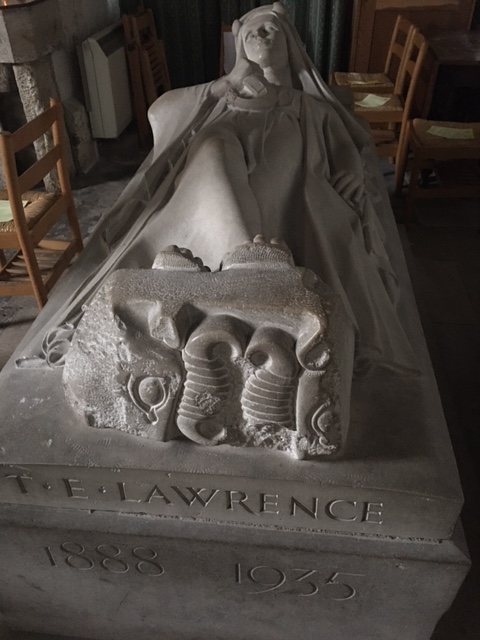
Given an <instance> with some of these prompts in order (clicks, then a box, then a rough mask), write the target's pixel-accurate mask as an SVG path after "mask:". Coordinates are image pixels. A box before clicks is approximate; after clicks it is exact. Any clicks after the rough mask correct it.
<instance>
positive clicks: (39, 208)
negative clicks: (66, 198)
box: [0, 189, 60, 233]
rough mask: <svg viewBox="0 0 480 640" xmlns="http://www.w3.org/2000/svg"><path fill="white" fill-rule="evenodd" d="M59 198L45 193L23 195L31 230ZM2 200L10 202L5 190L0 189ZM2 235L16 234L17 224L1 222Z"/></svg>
mask: <svg viewBox="0 0 480 640" xmlns="http://www.w3.org/2000/svg"><path fill="white" fill-rule="evenodd" d="M59 197H60V196H59V194H56V193H47V192H43V191H26V192H25V193H24V194H23V196H22V200H23V201H26V202H27V204H26V205H25V207H24V211H25V220H26V222H27V226H28V228H29V229H31V228H32V227H33V226H35V224H36V222H38V220H40V218H41V217H42V216H43V215H44V213H45V212H46V211H47V210H48V208H49V207H50V206H51V205H52V204H53V203H54V202H55V201H56V200H58V198H59ZM0 200H8V194H7V192H6V191H5V189H0ZM0 233H16V228H15V222H14V221H13V220H9V221H7V222H0Z"/></svg>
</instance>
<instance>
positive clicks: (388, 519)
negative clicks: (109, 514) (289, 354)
mask: <svg viewBox="0 0 480 640" xmlns="http://www.w3.org/2000/svg"><path fill="white" fill-rule="evenodd" d="M199 480H200V478H198V477H194V476H192V475H191V474H187V473H170V472H167V471H163V472H153V471H146V470H140V471H135V470H131V469H93V468H88V469H87V468H83V467H78V468H76V469H75V470H73V469H72V468H67V467H58V468H51V467H50V468H43V467H42V468H40V467H35V468H32V469H31V470H30V469H27V468H26V467H22V468H15V467H11V466H10V467H7V468H5V472H4V474H2V473H1V472H0V502H7V503H14V504H16V503H19V504H34V505H45V506H52V505H53V506H56V507H67V508H78V509H97V510H106V511H112V510H114V511H122V512H128V513H148V514H153V515H158V516H162V517H173V518H178V517H188V518H198V519H202V518H208V519H211V518H212V517H214V518H216V519H217V520H218V521H224V522H242V523H249V524H261V525H263V526H275V527H278V526H280V527H281V526H287V527H290V526H294V527H296V528H298V527H308V528H312V527H313V528H315V529H322V530H324V529H325V530H327V529H332V530H335V531H351V532H355V533H366V534H370V533H381V534H383V533H384V530H385V529H386V528H389V527H390V528H391V527H392V526H393V524H392V514H391V509H390V508H389V506H390V505H389V503H385V502H384V501H383V500H382V494H381V493H380V492H374V491H367V490H362V489H358V490H354V489H349V488H345V487H337V488H335V487H330V486H328V485H320V484H318V485H316V486H315V489H314V491H312V490H309V489H307V488H305V487H304V486H303V485H302V484H300V483H291V482H290V483H282V482H281V481H279V480H275V481H272V480H268V479H263V480H260V479H258V480H257V479H255V480H252V479H250V478H242V479H234V478H231V477H226V476H220V475H209V476H208V477H206V478H202V479H201V482H202V484H201V485H200V484H196V482H198V481H199Z"/></svg>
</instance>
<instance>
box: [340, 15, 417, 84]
mask: <svg viewBox="0 0 480 640" xmlns="http://www.w3.org/2000/svg"><path fill="white" fill-rule="evenodd" d="M416 31H418V29H417V27H415V26H414V25H413V24H412V23H411V22H410V21H409V20H407V18H404V17H402V16H401V15H399V16H398V17H397V20H396V22H395V27H394V29H393V33H392V39H391V41H390V47H389V49H388V53H387V59H386V61H385V70H384V71H383V73H355V72H353V71H350V72H341V71H337V72H335V73H334V74H333V75H332V79H331V84H333V85H338V86H346V87H350V88H351V89H352V91H373V92H375V93H400V88H401V86H402V82H403V74H404V71H405V64H406V62H407V57H408V54H409V44H410V40H411V38H412V36H413V34H414V33H415V32H416Z"/></svg>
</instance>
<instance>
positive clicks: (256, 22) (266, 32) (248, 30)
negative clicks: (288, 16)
mask: <svg viewBox="0 0 480 640" xmlns="http://www.w3.org/2000/svg"><path fill="white" fill-rule="evenodd" d="M242 39H243V46H244V49H245V54H246V56H247V58H248V59H249V60H251V61H252V62H256V63H257V64H258V65H259V66H260V67H261V68H262V69H265V68H266V67H278V66H285V65H287V64H288V48H287V39H286V37H285V33H284V32H283V29H282V27H281V25H280V23H279V22H278V20H276V19H275V17H274V16H268V15H259V16H257V17H256V18H252V19H251V20H249V21H248V22H247V23H246V24H245V25H244V27H243V30H242Z"/></svg>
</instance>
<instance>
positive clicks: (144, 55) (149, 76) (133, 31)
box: [122, 7, 171, 146]
mask: <svg viewBox="0 0 480 640" xmlns="http://www.w3.org/2000/svg"><path fill="white" fill-rule="evenodd" d="M122 20H123V28H124V33H125V45H126V49H127V60H128V65H129V71H130V82H131V86H132V97H133V104H134V110H135V118H136V121H137V128H138V135H139V139H140V144H141V146H147V144H148V142H149V139H150V131H149V126H148V120H147V111H148V108H149V107H150V105H151V104H152V103H153V102H154V101H155V100H156V99H157V98H158V97H159V96H160V95H161V94H162V93H164V92H165V91H169V90H170V89H171V84H170V75H169V72H168V66H167V61H166V57H165V48H164V46H163V42H162V41H161V40H159V39H158V37H157V31H156V27H155V20H154V17H153V12H152V10H151V9H147V10H145V9H143V7H142V11H141V13H139V14H136V15H123V16H122Z"/></svg>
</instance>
